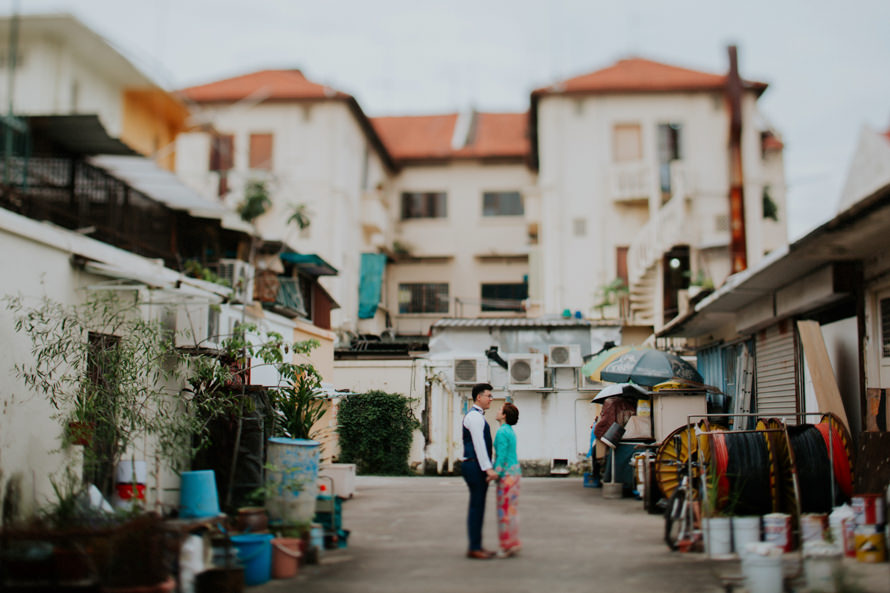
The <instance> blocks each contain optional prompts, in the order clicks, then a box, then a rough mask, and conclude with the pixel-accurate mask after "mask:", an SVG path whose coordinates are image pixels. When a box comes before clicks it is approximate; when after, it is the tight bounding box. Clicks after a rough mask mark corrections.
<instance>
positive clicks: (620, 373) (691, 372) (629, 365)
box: [599, 348, 704, 387]
mask: <svg viewBox="0 0 890 593" xmlns="http://www.w3.org/2000/svg"><path fill="white" fill-rule="evenodd" d="M599 375H600V380H602V381H613V382H615V383H636V384H637V385H645V386H647V387H652V386H653V385H658V384H659V383H662V382H664V381H668V380H669V379H675V378H676V379H682V380H683V381H688V382H691V383H703V382H704V380H703V379H702V376H701V375H700V374H699V373H698V371H697V370H695V367H693V366H692V365H691V364H689V363H688V362H686V361H685V360H683V359H682V358H680V357H679V356H677V355H676V354H671V353H670V352H663V351H661V350H654V349H651V348H647V349H644V350H631V351H629V352H625V353H623V354H619V355H618V356H616V357H615V358H613V359H612V360H611V361H610V362H609V363H608V364H606V365H605V366H604V367H603V368H602V370H600V373H599Z"/></svg>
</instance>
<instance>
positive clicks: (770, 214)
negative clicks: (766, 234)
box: [763, 186, 779, 222]
mask: <svg viewBox="0 0 890 593" xmlns="http://www.w3.org/2000/svg"><path fill="white" fill-rule="evenodd" d="M763 217H764V218H769V219H772V220H774V221H776V222H779V206H778V205H776V203H775V202H774V201H773V198H772V196H771V195H770V188H769V186H766V187H764V188H763Z"/></svg>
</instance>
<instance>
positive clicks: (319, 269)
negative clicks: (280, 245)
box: [281, 251, 338, 276]
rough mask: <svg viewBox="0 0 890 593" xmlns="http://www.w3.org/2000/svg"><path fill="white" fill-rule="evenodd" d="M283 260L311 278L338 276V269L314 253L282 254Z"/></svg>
mask: <svg viewBox="0 0 890 593" xmlns="http://www.w3.org/2000/svg"><path fill="white" fill-rule="evenodd" d="M281 260H282V261H284V262H286V263H289V264H293V265H295V266H296V267H297V269H299V270H300V271H302V272H305V273H306V274H309V275H310V276H336V275H337V274H338V272H337V268H335V267H334V266H332V265H331V264H329V263H328V262H326V261H325V260H323V259H322V258H321V257H320V256H318V255H316V254H314V253H295V252H293V251H285V252H284V253H282V254H281Z"/></svg>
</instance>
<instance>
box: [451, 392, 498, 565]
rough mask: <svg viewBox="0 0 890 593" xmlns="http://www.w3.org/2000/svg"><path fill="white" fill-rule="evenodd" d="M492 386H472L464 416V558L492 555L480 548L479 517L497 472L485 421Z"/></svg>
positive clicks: (462, 466) (480, 526)
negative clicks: (466, 495) (467, 542)
mask: <svg viewBox="0 0 890 593" xmlns="http://www.w3.org/2000/svg"><path fill="white" fill-rule="evenodd" d="M491 389H492V387H491V385H489V384H488V383H478V384H476V385H474V386H473V407H472V408H470V411H469V412H467V415H466V416H464V421H463V439H464V456H463V459H462V460H461V464H460V471H461V473H462V474H463V476H464V481H465V482H466V483H467V487H468V488H469V489H470V508H469V510H468V511H467V535H469V538H470V549H469V550H468V551H467V558H474V559H476V560H486V559H488V558H493V557H494V556H495V554H494V552H490V551H488V550H485V549H483V548H482V519H483V518H484V517H485V495H486V494H487V493H488V483H489V482H491V481H492V480H497V477H498V475H497V474H496V473H495V471H494V470H493V469H492V464H491V430H490V429H489V428H488V422H486V421H485V416H484V414H485V410H487V409H488V407H489V406H490V405H491Z"/></svg>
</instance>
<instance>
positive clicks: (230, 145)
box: [209, 134, 235, 171]
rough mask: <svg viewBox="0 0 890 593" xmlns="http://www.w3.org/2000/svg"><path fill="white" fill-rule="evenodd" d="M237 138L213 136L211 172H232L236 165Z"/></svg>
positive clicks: (222, 135) (229, 135)
mask: <svg viewBox="0 0 890 593" xmlns="http://www.w3.org/2000/svg"><path fill="white" fill-rule="evenodd" d="M234 155H235V137H234V136H233V135H231V134H220V135H217V136H213V137H212V138H211V140H210V165H209V168H210V170H211V171H230V170H231V169H232V167H233V166H234V163H235V156H234Z"/></svg>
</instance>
